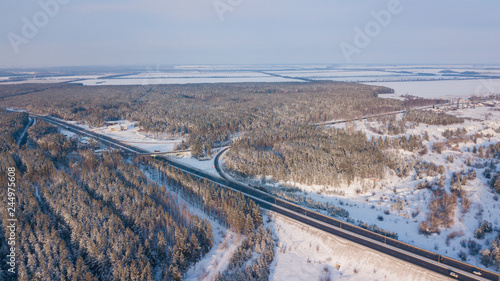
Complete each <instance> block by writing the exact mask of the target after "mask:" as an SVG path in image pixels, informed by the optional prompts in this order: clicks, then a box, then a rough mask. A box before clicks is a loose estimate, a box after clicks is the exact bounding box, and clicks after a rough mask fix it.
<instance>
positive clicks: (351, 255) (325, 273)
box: [264, 211, 448, 281]
mask: <svg viewBox="0 0 500 281" xmlns="http://www.w3.org/2000/svg"><path fill="white" fill-rule="evenodd" d="M267 215H268V216H269V217H270V218H271V220H272V222H269V223H267V226H268V227H269V228H271V229H272V231H273V234H274V236H275V237H276V238H277V240H278V241H277V243H276V244H277V251H276V255H275V260H274V261H273V263H272V264H271V276H270V278H269V280H271V281H281V280H283V281H292V280H297V281H301V280H349V281H358V280H359V281H365V280H397V281H399V280H405V281H417V280H418V281H423V280H428V281H433V280H436V281H437V280H445V279H448V278H446V277H444V276H443V275H440V274H437V273H434V272H431V271H428V270H425V269H423V268H421V267H418V266H415V265H413V264H410V263H407V262H404V261H402V260H400V259H397V258H393V257H391V256H388V255H385V254H382V253H380V252H377V251H374V250H372V249H369V248H366V247H364V246H361V245H358V244H355V243H352V242H350V241H348V240H345V239H342V238H339V237H336V236H334V235H331V234H328V233H326V232H323V231H320V230H317V229H314V228H311V227H308V226H306V225H304V224H302V223H299V222H297V221H294V220H291V219H288V218H286V217H284V216H282V215H279V214H276V213H274V212H270V211H269V212H267ZM264 221H267V219H266V218H264Z"/></svg>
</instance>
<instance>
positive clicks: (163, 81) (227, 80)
mask: <svg viewBox="0 0 500 281" xmlns="http://www.w3.org/2000/svg"><path fill="white" fill-rule="evenodd" d="M244 82H254V83H255V82H303V81H301V80H297V79H287V78H281V77H275V76H261V77H190V78H153V79H148V78H143V79H140V78H130V79H126V78H121V79H90V80H83V81H78V82H75V83H82V84H83V85H85V86H95V85H156V84H199V83H244Z"/></svg>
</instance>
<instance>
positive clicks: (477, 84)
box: [364, 79, 500, 98]
mask: <svg viewBox="0 0 500 281" xmlns="http://www.w3.org/2000/svg"><path fill="white" fill-rule="evenodd" d="M364 84H368V85H376V86H385V87H389V88H392V89H394V91H395V93H394V94H390V95H387V94H384V95H380V97H385V98H398V97H399V96H401V95H412V96H418V97H424V98H452V97H470V96H472V95H477V96H481V95H488V94H500V79H471V80H450V81H405V82H373V83H364Z"/></svg>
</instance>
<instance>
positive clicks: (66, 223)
mask: <svg viewBox="0 0 500 281" xmlns="http://www.w3.org/2000/svg"><path fill="white" fill-rule="evenodd" d="M0 123H1V124H10V126H4V127H3V128H6V129H5V131H3V132H2V134H1V136H0V137H1V138H2V140H3V141H4V142H3V147H2V150H1V151H0V153H1V162H0V165H1V166H0V169H1V171H2V172H5V171H7V170H9V168H10V169H12V168H15V170H16V187H17V188H16V191H15V195H16V199H17V200H16V203H15V207H16V212H15V214H16V218H17V227H18V232H17V233H18V237H17V239H16V240H15V241H16V243H17V245H16V246H17V249H18V250H17V255H18V256H17V266H18V268H17V272H18V274H17V276H15V275H12V274H10V273H9V272H8V271H7V265H6V264H5V263H2V264H1V265H0V269H1V272H0V277H1V278H0V279H1V280H17V279H18V280H182V278H183V274H184V273H185V272H186V271H187V269H188V268H189V267H190V266H192V265H194V264H196V262H198V261H199V260H200V259H201V258H202V257H203V256H204V255H206V254H207V252H208V251H210V249H211V248H212V246H213V233H212V225H211V222H210V221H209V220H207V219H206V218H204V219H202V218H200V217H199V216H198V215H195V214H193V213H192V212H191V211H190V209H189V208H186V206H185V203H182V204H181V202H180V201H179V200H180V198H183V199H182V200H183V202H189V204H192V205H193V206H195V207H196V208H199V209H200V210H202V212H204V213H205V214H207V217H209V218H210V219H211V220H212V221H216V222H218V223H220V224H221V225H223V226H224V227H226V228H227V229H231V230H233V231H235V232H237V233H241V234H243V235H248V236H249V237H253V238H252V239H258V241H261V240H262V239H264V240H265V241H264V242H263V243H260V242H259V243H260V244H259V249H258V250H259V251H265V252H266V253H267V252H268V251H271V252H270V253H271V254H266V259H265V263H262V261H260V259H259V260H258V262H259V263H258V264H259V266H264V268H265V267H267V268H269V263H270V262H271V261H272V257H273V255H272V251H273V250H272V249H273V247H274V246H273V245H274V244H273V241H272V240H269V239H268V238H265V237H267V236H266V235H268V234H266V233H267V232H266V231H265V230H263V229H262V217H261V215H260V210H259V208H258V207H257V206H256V205H255V203H254V202H253V201H250V200H248V199H245V198H244V197H243V196H242V195H241V194H237V193H234V192H232V191H228V190H225V189H222V188H219V187H217V186H215V185H213V184H211V183H208V182H205V181H200V180H198V179H194V178H192V177H190V176H188V175H187V174H184V173H182V172H180V171H178V170H176V169H174V168H172V167H170V166H169V165H168V164H166V163H164V162H159V161H158V160H155V159H152V158H149V157H141V158H130V157H124V156H123V155H122V154H120V153H119V152H104V153H101V154H96V153H95V152H94V151H93V150H91V149H89V148H88V147H85V145H82V144H80V143H77V142H75V141H73V140H69V139H67V138H66V137H65V136H63V135H61V134H59V133H58V130H57V128H55V127H53V126H51V125H48V124H46V123H44V122H43V121H38V122H36V124H35V125H33V126H31V127H30V128H29V129H28V140H27V143H26V144H25V145H22V146H18V145H17V140H16V139H17V138H19V136H20V134H21V133H22V131H23V130H24V126H22V124H27V123H28V117H27V114H26V113H6V112H5V111H3V112H0ZM1 181H2V182H1V184H2V186H6V185H7V179H6V177H1ZM1 192H2V196H3V197H4V198H7V194H6V193H7V189H2V191H1ZM179 196H180V197H179ZM0 215H1V216H2V225H1V227H0V228H1V231H0V254H1V255H2V256H7V254H8V252H9V248H10V245H9V244H8V239H7V237H8V235H9V230H8V228H7V225H5V222H7V219H8V213H7V210H6V208H2V209H1V213H0ZM249 266H253V265H252V264H250V265H249ZM240 270H241V271H242V272H245V270H247V271H248V270H250V269H245V267H242V268H240ZM259 272H260V271H259ZM261 272H262V273H261V274H264V276H267V275H265V274H266V271H261ZM267 272H268V271H267ZM238 274H239V273H238ZM259 274H260V273H259ZM267 274H268V273H267Z"/></svg>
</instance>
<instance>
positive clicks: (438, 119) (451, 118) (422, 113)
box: [403, 109, 464, 126]
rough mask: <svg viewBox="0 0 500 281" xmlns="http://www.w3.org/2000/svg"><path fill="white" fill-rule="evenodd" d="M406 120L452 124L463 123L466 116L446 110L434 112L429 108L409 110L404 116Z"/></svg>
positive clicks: (432, 123)
mask: <svg viewBox="0 0 500 281" xmlns="http://www.w3.org/2000/svg"><path fill="white" fill-rule="evenodd" d="M403 121H405V122H415V123H423V124H427V125H443V126H447V125H451V124H458V123H463V122H464V118H460V117H456V116H455V115H451V114H448V113H445V112H439V113H436V112H433V111H429V110H421V109H416V110H407V111H406V112H405V114H404V116H403Z"/></svg>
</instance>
